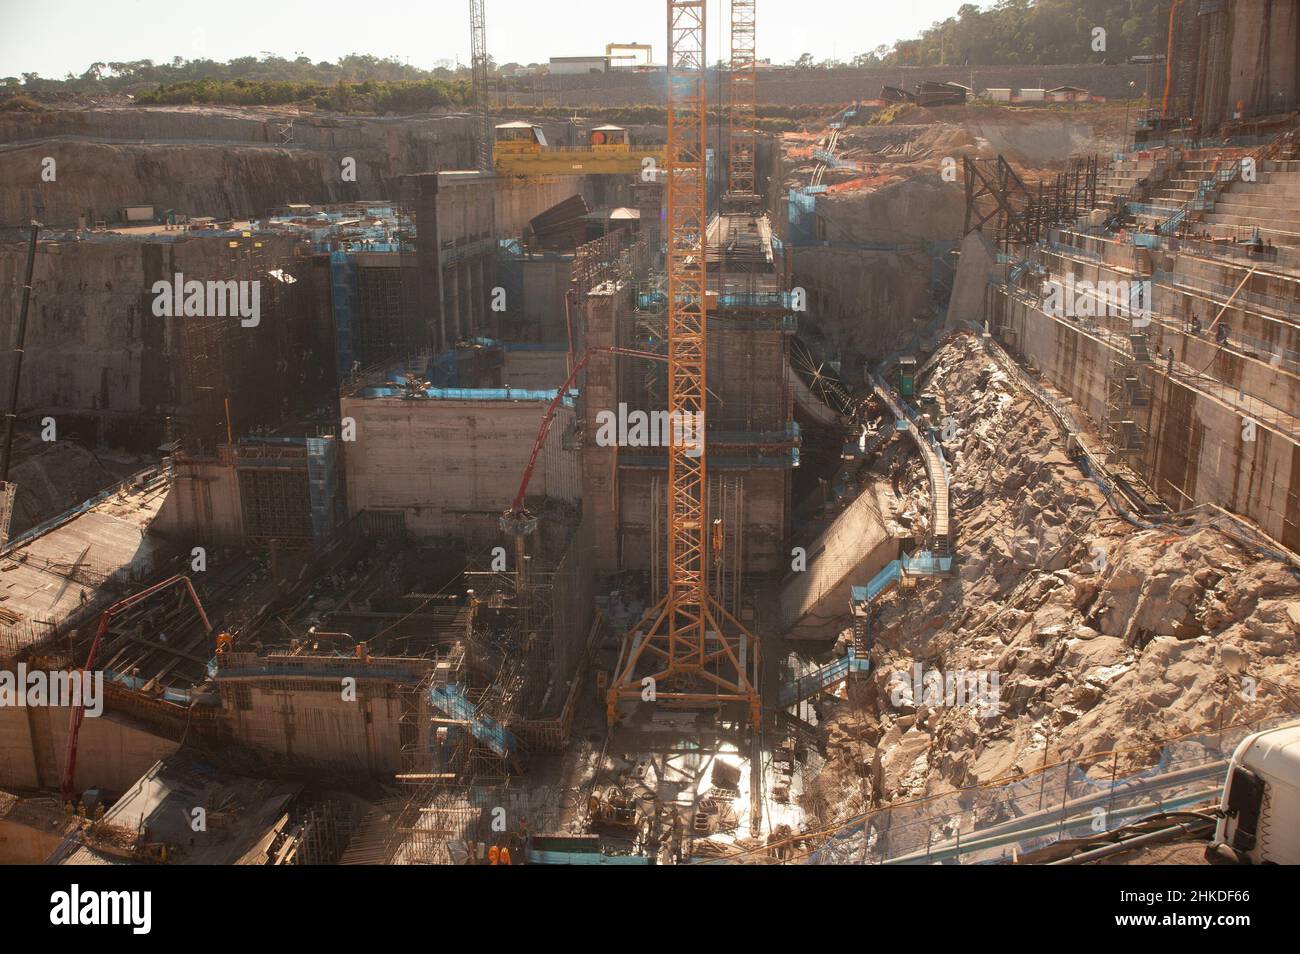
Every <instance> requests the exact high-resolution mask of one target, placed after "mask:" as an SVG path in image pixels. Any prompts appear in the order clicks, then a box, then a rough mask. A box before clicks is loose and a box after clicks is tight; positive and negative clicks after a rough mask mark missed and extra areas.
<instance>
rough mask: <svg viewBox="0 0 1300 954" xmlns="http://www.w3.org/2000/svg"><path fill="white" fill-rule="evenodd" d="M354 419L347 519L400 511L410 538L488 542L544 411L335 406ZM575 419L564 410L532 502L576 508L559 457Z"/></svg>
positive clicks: (461, 405)
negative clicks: (550, 499)
mask: <svg viewBox="0 0 1300 954" xmlns="http://www.w3.org/2000/svg"><path fill="white" fill-rule="evenodd" d="M341 404H342V414H343V416H344V417H352V418H354V419H355V420H356V425H357V432H356V441H355V442H350V443H345V444H343V445H342V446H343V457H344V466H345V469H346V473H347V488H348V513H349V515H351V516H355V515H356V514H357V513H359V512H360V511H361V510H365V509H377V510H400V511H402V512H403V513H404V514H405V519H406V527H407V530H408V531H409V532H411V533H414V534H416V535H417V536H429V535H444V534H445V535H451V536H464V537H467V538H471V539H477V540H482V539H495V538H496V537H497V536H499V535H500V531H499V530H498V528H497V518H498V517H499V516H500V515H501V513H502V511H504V510H505V509H506V508H507V507H508V506H509V505H510V502H511V501H512V500H513V498H514V496H515V493H516V491H517V490H518V488H519V482H520V480H521V478H522V477H523V473H524V468H525V467H526V466H527V464H528V456H529V453H530V451H531V449H532V445H533V442H534V440H535V439H536V437H537V430H538V427H539V426H540V424H541V421H542V415H543V413H544V412H545V410H546V402H542V401H535V400H532V401H510V400H482V401H475V400H409V401H408V400H402V399H400V398H355V397H345V398H343V399H342V402H341ZM573 420H574V412H573V410H572V409H570V408H566V407H563V406H561V407H560V408H559V410H558V411H557V412H556V415H555V419H554V420H553V421H552V423H551V428H550V431H549V434H548V436H547V440H546V444H545V445H544V447H543V450H542V453H541V455H540V456H539V457H538V460H537V465H536V469H535V471H534V473H533V478H532V481H531V483H530V484H529V487H528V493H529V496H546V497H553V498H557V499H560V500H567V501H571V502H572V501H577V499H578V496H579V491H578V487H579V481H578V465H577V459H576V454H574V453H573V452H572V451H565V450H563V448H562V442H563V435H564V433H565V431H566V430H568V429H569V428H570V427H571V425H572V422H573Z"/></svg>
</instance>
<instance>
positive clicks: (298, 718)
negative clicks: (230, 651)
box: [221, 679, 402, 776]
mask: <svg viewBox="0 0 1300 954" xmlns="http://www.w3.org/2000/svg"><path fill="white" fill-rule="evenodd" d="M237 685H238V686H241V687H242V688H243V689H244V690H246V692H245V693H241V695H243V701H240V700H239V699H238V698H237V696H236V688H235V687H236V686H237ZM221 695H222V706H223V712H222V722H223V727H224V730H225V731H226V733H228V735H229V736H230V737H231V738H232V739H233V741H235V742H236V743H238V744H240V745H245V746H248V747H249V748H251V749H253V750H254V751H256V752H259V753H261V754H263V755H268V756H270V757H272V758H274V759H283V760H284V761H286V762H289V763H292V764H295V765H304V766H330V767H333V768H337V769H339V770H342V771H347V772H356V773H361V774H366V775H378V776H390V775H393V774H395V773H396V772H398V771H399V770H400V769H401V764H402V763H401V752H402V749H401V736H400V728H399V722H400V719H401V715H402V708H401V700H400V698H399V697H398V695H397V694H396V692H395V691H394V687H393V686H392V685H391V684H388V683H383V682H375V681H372V680H360V681H358V683H357V698H356V701H347V700H344V699H343V697H342V694H341V693H340V692H339V681H338V680H337V679H335V680H332V681H328V680H326V681H307V680H293V681H292V682H290V681H287V680H279V681H275V680H268V681H267V682H265V683H257V682H252V683H250V682H245V681H242V680H241V681H240V682H238V683H232V682H226V681H223V682H222V684H221Z"/></svg>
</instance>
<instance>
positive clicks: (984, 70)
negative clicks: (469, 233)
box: [510, 63, 1159, 135]
mask: <svg viewBox="0 0 1300 954" xmlns="http://www.w3.org/2000/svg"><path fill="white" fill-rule="evenodd" d="M1148 73H1149V71H1148V68H1147V67H1146V66H1137V65H1130V64H1124V63H1119V64H1114V63H1111V64H1107V63H1083V64H1078V65H1063V66H975V67H966V66H918V67H877V68H870V69H853V68H849V67H845V68H841V69H832V70H796V69H781V70H767V69H760V70H759V71H758V98H759V102H760V103H781V104H804V103H834V104H839V105H842V104H844V103H848V102H851V101H853V100H854V99H872V98H875V97H877V96H879V95H880V88H881V86H884V85H886V84H888V85H890V86H902V87H904V88H907V89H911V88H912V87H913V86H914V85H915V84H917V83H919V82H921V81H923V80H932V81H934V82H947V81H954V82H958V83H962V84H965V85H968V86H969V85H970V84H971V83H972V82H974V84H975V86H976V87H977V88H978V89H981V90H982V89H987V88H990V87H994V88H1000V87H1011V88H1013V89H1023V88H1034V89H1051V88H1053V87H1056V86H1081V87H1083V88H1084V89H1089V90H1091V91H1092V92H1094V93H1097V94H1099V95H1101V96H1107V97H1111V98H1118V97H1122V96H1124V95H1125V93H1126V92H1127V91H1128V84H1129V82H1130V81H1131V82H1134V83H1136V84H1137V89H1138V92H1139V93H1141V92H1142V91H1143V90H1144V89H1145V88H1146V84H1147V77H1148ZM1150 75H1151V76H1152V77H1153V82H1154V79H1158V78H1159V77H1156V74H1155V73H1154V72H1151V74H1150ZM1157 94H1158V90H1157ZM666 96H667V82H666V78H665V76H664V73H663V72H662V71H656V72H653V73H629V72H624V71H617V70H616V71H612V72H609V73H605V74H601V75H594V76H564V77H547V78H546V80H545V86H544V92H542V93H534V92H531V91H529V90H527V89H523V90H518V91H515V90H512V91H511V93H510V98H511V100H512V101H516V102H519V103H521V104H533V103H538V102H540V100H541V99H542V97H545V100H546V102H547V103H548V104H550V105H556V104H558V105H561V106H573V105H599V106H629V105H636V104H642V103H657V104H662V103H664V102H665V99H666ZM707 99H708V102H710V103H716V102H719V101H720V99H721V97H720V95H719V91H718V74H717V73H714V72H710V75H709V77H708V96H707ZM710 134H711V135H712V133H710Z"/></svg>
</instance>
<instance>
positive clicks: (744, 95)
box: [727, 0, 758, 196]
mask: <svg viewBox="0 0 1300 954" xmlns="http://www.w3.org/2000/svg"><path fill="white" fill-rule="evenodd" d="M755 2H756V0H731V69H730V70H729V71H728V73H727V87H728V93H729V105H730V109H729V110H728V139H729V144H728V145H729V151H728V160H727V192H728V193H729V194H731V195H734V196H750V195H755V194H756V193H757V191H758V179H757V176H756V175H755V170H754V164H755V156H756V155H757V153H758V68H757V61H756V60H755V58H754V18H755Z"/></svg>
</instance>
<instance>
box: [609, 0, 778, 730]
mask: <svg viewBox="0 0 1300 954" xmlns="http://www.w3.org/2000/svg"><path fill="white" fill-rule="evenodd" d="M667 3H668V148H667V158H666V162H667V165H666V171H667V175H666V178H667V190H666V191H667V223H666V228H667V263H666V268H667V279H668V289H667V292H668V295H667V297H668V333H667V339H668V412H669V420H670V422H671V426H670V430H671V440H670V441H669V447H668V510H667V514H668V574H667V581H668V588H667V593H666V595H665V596H664V598H663V599H661V600H660V601H659V602H658V603H657V604H656V605H655V606H654V607H653V608H652V609H650V610H649V611H648V612H647V613H646V614H645V616H643V617H642V618H641V621H640V622H639V623H637V625H636V626H635V627H633V629H632V630H631V631H629V633H628V634H627V636H626V637H625V638H624V642H623V648H622V652H621V653H620V654H619V661H618V664H617V666H616V668H615V670H614V676H613V679H612V681H611V684H610V687H609V692H608V696H607V714H608V718H609V721H610V723H611V724H612V723H614V722H616V721H617V720H618V718H619V711H618V707H619V704H620V703H621V702H623V701H628V700H651V699H652V700H654V701H656V702H667V703H669V704H670V705H671V704H679V705H687V706H691V705H711V704H717V703H732V702H740V703H743V704H744V705H745V706H746V707H747V715H748V718H749V721H750V724H751V725H752V726H753V727H755V728H758V727H759V726H760V725H761V717H762V703H761V699H760V696H759V691H758V678H757V673H758V671H759V668H758V666H759V659H758V641H757V640H756V639H755V638H754V637H753V636H752V635H751V634H750V633H748V632H747V631H746V630H745V628H744V626H742V625H741V623H740V622H739V621H738V620H736V619H735V618H734V617H733V616H732V615H731V614H730V613H728V612H727V611H726V610H725V609H724V608H723V607H722V606H721V605H720V604H719V603H718V602H717V600H716V599H714V598H713V596H712V594H711V593H710V592H709V580H708V567H709V559H710V554H709V553H708V552H706V551H707V546H708V528H709V519H708V509H709V508H708V470H707V467H706V460H707V451H706V443H707V442H706V440H705V434H706V431H705V420H706V418H705V411H706V405H705V401H706V394H707V389H706V382H707V322H708V315H707V307H706V290H707V288H706V282H707V271H706V264H705V244H706V241H707V234H708V188H707V185H708V183H707V167H706V162H705V132H706V128H707V125H708V123H707V115H706V103H707V97H706V91H705V79H706V74H707V67H706V59H705V45H704V39H705V37H704V24H705V0H667ZM751 45H752V44H751ZM687 431H689V432H690V433H691V434H693V435H694V439H689V438H686V439H684V437H685V434H686V432H687Z"/></svg>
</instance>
